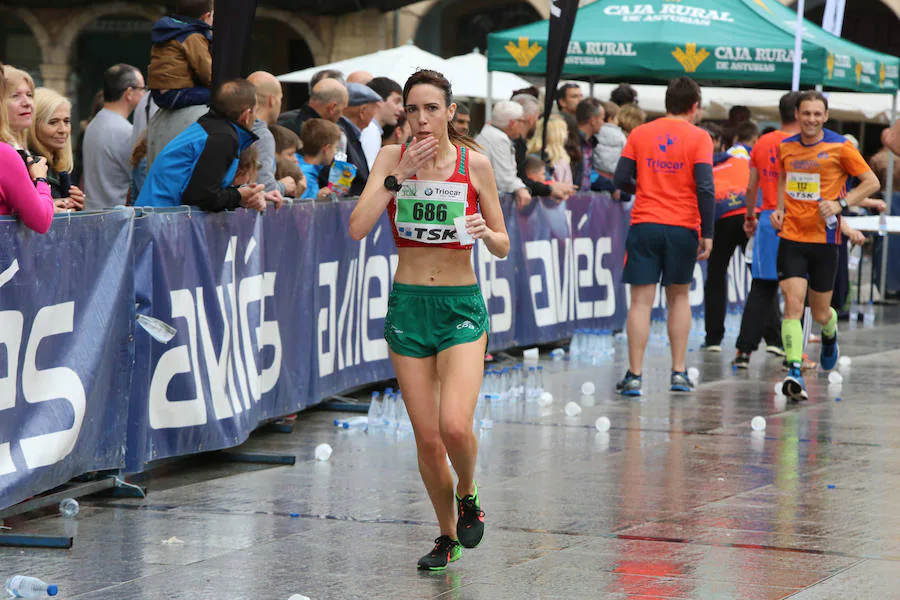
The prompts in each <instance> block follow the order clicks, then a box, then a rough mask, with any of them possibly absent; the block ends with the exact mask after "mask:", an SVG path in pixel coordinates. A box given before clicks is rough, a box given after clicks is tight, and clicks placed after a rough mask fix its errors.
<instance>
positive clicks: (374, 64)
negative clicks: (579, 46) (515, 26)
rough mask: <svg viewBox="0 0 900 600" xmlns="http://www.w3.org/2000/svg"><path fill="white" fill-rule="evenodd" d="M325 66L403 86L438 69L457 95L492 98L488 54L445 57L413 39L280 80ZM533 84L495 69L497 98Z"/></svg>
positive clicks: (304, 79) (300, 77) (305, 77)
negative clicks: (420, 73) (426, 71)
mask: <svg viewBox="0 0 900 600" xmlns="http://www.w3.org/2000/svg"><path fill="white" fill-rule="evenodd" d="M322 69H337V70H339V71H342V72H343V73H344V74H345V75H348V74H350V73H352V72H353V71H358V70H363V71H368V72H370V73H372V74H373V75H375V76H376V77H390V78H391V79H393V80H394V81H396V82H397V83H399V84H400V85H401V86H402V85H403V84H404V83H406V80H407V79H408V78H409V76H410V75H412V74H413V73H415V72H416V71H417V70H419V69H434V70H435V71H439V72H441V73H443V74H444V76H446V77H447V79H448V80H449V81H450V84H451V85H452V86H453V95H454V96H455V97H457V98H468V99H473V100H486V99H487V98H488V85H487V78H488V70H487V58H486V57H484V56H483V55H481V54H479V53H477V52H472V53H470V54H464V55H462V56H456V57H454V58H451V59H447V60H445V59H443V58H441V57H440V56H438V55H436V54H431V53H430V52H426V51H424V50H422V49H421V48H418V47H416V46H415V45H413V44H412V43H411V42H410V43H408V44H406V45H404V46H398V47H397V48H390V49H389V50H379V51H378V52H373V53H372V54H366V55H364V56H357V57H354V58H348V59H346V60H341V61H337V62H333V63H329V64H327V65H318V66H316V67H310V68H308V69H303V70H300V71H294V72H293V73H286V74H284V75H280V76H279V77H278V79H279V81H283V82H285V83H308V82H309V80H310V79H312V76H313V75H315V74H316V73H317V72H318V71H321V70H322ZM529 85H531V84H530V83H529V82H528V81H527V80H525V79H522V78H521V77H519V76H518V75H512V74H511V73H500V72H495V73H493V85H492V90H491V92H492V93H491V97H492V98H493V99H494V100H508V99H509V97H510V95H511V94H512V92H513V91H514V90H517V89H521V88H524V87H528V86H529Z"/></svg>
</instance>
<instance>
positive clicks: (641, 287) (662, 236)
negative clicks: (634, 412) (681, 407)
mask: <svg viewBox="0 0 900 600" xmlns="http://www.w3.org/2000/svg"><path fill="white" fill-rule="evenodd" d="M699 114H700V86H698V85H697V83H696V82H695V81H694V80H692V79H690V78H689V77H680V78H678V79H674V80H672V82H670V83H669V87H668V89H667V90H666V116H665V117H664V118H661V119H657V120H655V121H652V122H650V123H647V124H645V125H641V126H640V127H638V128H637V129H635V130H634V131H632V132H631V135H630V136H628V142H627V143H626V144H625V149H624V150H623V151H622V158H621V159H620V160H619V164H618V166H617V167H616V173H615V176H614V181H615V184H616V187H618V188H620V189H622V190H624V191H626V192H628V193H633V194H635V201H634V208H633V209H632V211H631V227H630V228H629V230H628V238H627V240H626V242H625V252H626V259H625V270H624V272H623V279H624V281H625V283H629V284H631V306H630V307H629V309H628V321H627V324H626V327H627V333H628V362H629V369H628V371H627V372H626V373H625V377H624V379H622V381H620V382H619V383H618V384H617V385H616V389H617V390H618V391H619V393H621V394H623V395H626V396H639V395H640V394H641V383H642V379H641V377H642V375H641V367H642V365H643V361H644V350H646V348H647V338H648V337H649V334H650V312H651V310H652V309H653V301H654V298H655V296H656V286H657V284H658V283H660V280H661V281H662V285H663V287H665V288H666V300H667V303H668V308H669V327H668V329H669V341H670V345H671V348H672V374H671V377H670V389H671V390H672V391H679V392H688V391H690V390H691V389H692V388H693V385H692V384H691V381H690V379H688V376H687V371H686V370H685V366H684V359H685V355H686V353H687V341H688V336H689V335H690V331H691V305H690V301H689V299H688V292H689V291H690V287H691V280H692V279H693V274H694V265H695V263H696V261H697V260H698V259H700V260H702V259H705V258H707V257H709V253H710V250H711V249H712V236H713V226H714V220H715V189H714V187H713V175H712V154H713V143H712V139H711V138H710V137H709V134H708V133H706V132H705V131H704V130H702V129H700V128H699V127H697V126H695V125H694V124H693V123H694V121H695V120H696V118H697V117H698V116H699Z"/></svg>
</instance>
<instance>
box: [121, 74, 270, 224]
mask: <svg viewBox="0 0 900 600" xmlns="http://www.w3.org/2000/svg"><path fill="white" fill-rule="evenodd" d="M255 109H256V88H255V87H254V86H253V84H251V83H250V82H249V81H247V80H246V79H232V80H231V81H226V82H225V83H223V84H221V85H220V86H218V87H217V88H216V89H215V90H214V91H213V93H212V97H211V101H210V111H209V112H208V113H206V114H205V115H203V116H202V117H200V119H199V120H198V121H197V122H196V123H194V124H193V125H191V126H190V127H188V128H187V129H185V130H184V131H182V132H181V133H180V134H178V136H177V137H175V139H173V140H172V141H171V142H169V143H168V144H167V145H166V147H165V148H163V150H162V152H160V153H159V156H157V157H156V160H155V161H154V163H153V166H152V167H150V172H149V173H147V179H146V181H145V182H144V187H142V188H141V193H140V195H139V196H138V199H137V202H135V205H136V206H155V207H166V206H178V205H190V206H196V207H197V208H200V209H201V210H205V211H209V212H218V211H222V210H234V209H236V208H237V207H239V206H243V207H245V208H251V209H255V210H258V211H263V210H265V208H266V200H267V199H269V198H267V196H266V195H265V193H264V191H263V186H262V185H255V184H250V185H245V186H241V187H235V186H233V185H231V183H232V181H233V180H234V174H235V171H236V170H237V165H238V157H239V156H240V153H241V151H243V150H244V149H246V148H247V147H249V146H250V145H251V144H252V143H253V142H255V141H256V136H255V135H253V134H252V133H251V132H250V127H252V126H253V122H254V121H255V120H256V114H255ZM271 200H272V201H273V202H276V206H277V205H278V204H280V202H278V201H277V200H278V199H277V198H274V197H273V198H271Z"/></svg>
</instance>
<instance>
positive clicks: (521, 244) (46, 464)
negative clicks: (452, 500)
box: [0, 194, 750, 508]
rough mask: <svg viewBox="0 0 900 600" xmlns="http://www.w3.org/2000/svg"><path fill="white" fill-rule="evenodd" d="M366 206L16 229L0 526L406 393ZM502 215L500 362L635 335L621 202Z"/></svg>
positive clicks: (483, 272) (739, 291) (176, 213)
mask: <svg viewBox="0 0 900 600" xmlns="http://www.w3.org/2000/svg"><path fill="white" fill-rule="evenodd" d="M354 206H355V203H354V202H341V203H336V204H313V203H303V204H296V205H293V206H285V207H283V208H281V209H280V210H278V211H274V210H269V211H268V213H267V214H266V215H259V214H257V213H253V212H249V211H245V210H243V209H241V210H238V211H235V212H233V213H219V214H209V213H202V212H197V211H193V210H191V209H189V208H187V207H181V208H174V209H164V210H142V211H139V212H137V213H135V212H134V211H132V210H130V209H129V210H123V211H112V212H108V213H101V214H97V213H93V214H84V215H78V216H73V217H71V218H57V219H56V221H54V224H53V228H52V229H51V232H50V233H49V234H47V235H45V236H39V235H36V234H33V233H32V232H29V231H27V230H25V229H24V228H22V227H21V226H20V225H19V224H17V223H15V222H14V221H12V220H9V219H5V220H0V508H2V507H5V506H8V505H10V504H13V503H15V502H18V501H20V500H22V499H23V498H26V497H28V496H31V495H34V494H35V493H38V492H40V491H43V490H46V489H49V488H52V487H54V486H56V485H59V484H61V483H64V482H65V481H66V480H68V479H70V478H71V477H73V476H75V475H78V474H80V473H84V472H87V471H92V470H100V469H124V470H125V471H126V472H139V471H141V470H144V469H145V468H146V466H147V464H148V463H151V462H153V461H155V460H159V459H164V458H170V457H175V456H181V455H186V454H191V453H196V452H205V451H211V450H219V449H223V448H228V447H233V446H236V445H239V444H240V443H242V442H243V441H244V440H246V439H247V437H248V436H249V435H250V433H251V432H252V431H253V430H254V429H255V428H257V427H258V426H259V425H260V424H261V423H264V422H266V421H269V420H273V419H275V418H277V417H280V416H283V415H287V414H290V413H293V412H296V411H298V410H301V409H303V408H306V407H308V406H310V405H313V404H315V403H317V402H320V401H322V400H323V399H325V398H326V397H328V396H330V395H333V394H336V393H338V392H341V391H343V390H347V389H350V388H353V387H356V386H360V385H365V384H369V383H372V382H374V381H379V380H383V379H388V378H390V377H393V369H392V367H391V363H390V360H389V359H388V348H387V344H386V343H385V341H384V337H383V330H384V318H385V315H386V314H387V301H388V294H389V293H390V288H391V281H392V279H393V274H394V272H395V271H396V268H397V260H398V259H397V250H396V248H395V246H394V242H393V239H392V237H393V236H392V231H391V226H390V223H389V221H388V218H387V216H386V215H382V217H381V218H380V219H379V221H378V222H377V223H376V225H375V227H374V228H373V229H372V231H371V232H370V234H369V235H368V236H366V238H365V239H364V240H362V241H360V242H357V241H355V240H353V239H351V238H350V236H349V234H348V225H349V220H350V214H351V212H352V211H353V208H354ZM502 207H503V211H504V216H505V219H506V225H507V228H508V231H509V236H510V252H509V255H508V256H506V257H505V258H503V259H499V258H497V257H495V256H492V255H491V254H490V253H489V252H488V251H487V249H486V247H485V246H484V244H483V242H476V244H475V247H474V251H473V252H472V263H473V266H474V269H475V273H476V276H477V278H478V282H479V285H480V287H481V290H482V293H483V295H484V298H485V301H486V303H487V307H488V313H489V317H490V325H491V334H490V343H489V348H490V349H491V350H500V349H504V348H510V347H515V346H525V345H533V344H539V343H544V342H552V341H556V340H559V339H563V338H566V337H568V336H570V335H571V334H572V333H573V331H574V330H575V329H576V328H594V329H620V328H622V327H623V325H624V321H625V316H626V314H627V307H628V294H629V290H628V286H625V285H624V284H622V283H621V274H622V268H623V265H624V258H625V257H624V247H625V235H626V233H627V228H628V219H629V213H628V210H627V209H626V208H625V207H624V206H623V205H621V204H619V203H617V202H614V201H613V200H612V199H611V198H610V197H609V196H608V195H607V194H583V195H576V196H573V197H572V198H570V199H569V200H568V201H567V202H565V203H562V204H556V203H555V202H550V201H545V200H537V201H535V202H533V203H532V204H531V205H530V206H528V207H526V208H525V209H523V210H520V209H518V208H517V207H516V205H515V203H514V202H513V200H512V198H508V197H507V198H503V199H502ZM704 269H705V265H702V264H698V265H697V267H696V268H695V271H694V275H695V278H694V283H693V285H692V290H691V304H692V306H694V307H700V306H702V304H703V276H704ZM732 272H733V275H732V276H731V277H730V278H729V289H728V294H729V301H730V302H731V303H732V306H733V305H734V303H740V302H742V301H743V299H744V297H745V296H746V290H747V289H748V288H749V282H750V278H749V276H748V274H747V270H746V268H745V266H744V264H743V261H742V260H741V257H740V256H739V255H738V254H736V255H735V257H734V260H733V262H732ZM664 303H665V300H664V294H663V295H662V297H660V298H659V299H658V305H657V309H656V313H657V314H661V313H662V311H663V310H664ZM136 318H137V321H139V322H146V321H147V320H148V318H149V319H151V320H152V319H157V320H158V321H161V322H162V323H164V324H166V325H168V326H170V327H171V328H173V329H174V336H173V337H172V338H171V339H167V338H166V337H165V336H160V335H159V334H158V333H156V335H155V336H154V335H151V331H154V330H153V328H152V327H151V328H149V329H145V328H144V327H142V326H140V325H136V324H135V323H136Z"/></svg>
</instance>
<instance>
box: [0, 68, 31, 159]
mask: <svg viewBox="0 0 900 600" xmlns="http://www.w3.org/2000/svg"><path fill="white" fill-rule="evenodd" d="M3 79H4V81H5V83H6V93H5V94H4V95H3V97H4V99H5V100H6V117H7V126H8V128H7V131H6V132H4V133H5V135H8V136H10V137H9V138H6V137H4V139H3V141H4V142H6V143H8V144H11V145H12V146H13V147H14V148H15V149H16V150H24V149H25V148H26V146H27V142H28V140H27V139H26V138H27V136H28V128H29V127H31V121H32V120H33V117H34V79H32V78H31V75H29V74H28V73H26V72H25V71H23V70H21V69H17V68H15V67H11V66H9V65H6V67H4V69H3Z"/></svg>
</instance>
